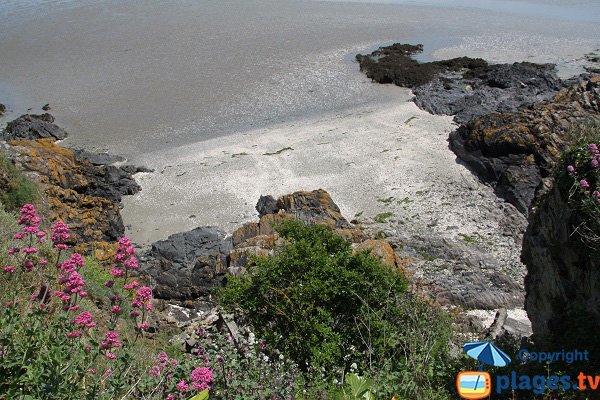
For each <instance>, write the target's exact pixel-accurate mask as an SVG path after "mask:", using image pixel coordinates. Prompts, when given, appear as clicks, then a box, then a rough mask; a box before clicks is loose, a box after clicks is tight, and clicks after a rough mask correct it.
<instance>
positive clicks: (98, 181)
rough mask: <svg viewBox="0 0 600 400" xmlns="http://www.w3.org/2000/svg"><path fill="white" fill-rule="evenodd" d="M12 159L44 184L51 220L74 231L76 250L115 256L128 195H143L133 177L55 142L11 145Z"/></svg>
mask: <svg viewBox="0 0 600 400" xmlns="http://www.w3.org/2000/svg"><path fill="white" fill-rule="evenodd" d="M9 144H10V145H11V149H10V154H11V158H12V159H13V161H14V162H15V164H16V165H17V166H18V167H19V168H20V169H22V170H24V171H27V172H29V173H32V174H34V175H35V176H37V177H38V180H39V181H40V182H41V183H42V186H43V188H44V192H45V198H46V199H47V203H48V208H49V213H50V220H56V219H61V220H63V221H65V222H66V223H67V224H68V225H69V227H70V228H71V232H72V235H73V241H74V242H76V243H78V247H77V248H76V250H78V251H93V250H96V251H97V252H96V255H97V256H99V258H101V259H102V258H104V257H106V256H107V254H106V253H107V252H108V253H110V252H111V251H112V244H111V243H113V242H115V241H117V240H118V239H119V238H120V237H121V236H123V234H124V230H125V229H124V226H123V221H122V219H121V215H120V213H119V202H120V201H121V197H122V196H123V195H130V194H134V193H136V192H137V191H139V190H140V187H139V186H138V185H137V183H136V182H135V180H133V178H132V177H131V174H130V173H128V172H126V171H125V170H124V169H123V168H119V167H116V166H113V165H93V164H91V163H90V162H88V161H86V160H84V159H80V158H78V157H76V155H75V154H74V153H73V151H72V150H70V149H67V148H64V147H61V146H59V145H57V144H56V143H54V140H53V139H38V140H14V141H10V142H9Z"/></svg>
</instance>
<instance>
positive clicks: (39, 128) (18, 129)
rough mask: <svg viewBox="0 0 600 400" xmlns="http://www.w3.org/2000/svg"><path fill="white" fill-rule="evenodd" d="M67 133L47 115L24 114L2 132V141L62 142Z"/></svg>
mask: <svg viewBox="0 0 600 400" xmlns="http://www.w3.org/2000/svg"><path fill="white" fill-rule="evenodd" d="M66 137H67V132H66V131H65V130H64V129H62V128H61V127H59V126H58V125H55V124H54V117H53V116H52V115H50V114H48V113H45V114H42V115H35V114H25V115H21V116H20V117H19V118H17V119H15V120H14V121H11V122H9V123H8V124H7V125H6V128H5V129H4V132H2V138H3V139H4V140H21V139H47V138H52V139H54V140H62V139H64V138H66Z"/></svg>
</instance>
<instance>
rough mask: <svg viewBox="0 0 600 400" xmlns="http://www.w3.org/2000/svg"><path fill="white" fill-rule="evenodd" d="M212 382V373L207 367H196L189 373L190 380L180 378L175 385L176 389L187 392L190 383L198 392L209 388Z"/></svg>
mask: <svg viewBox="0 0 600 400" xmlns="http://www.w3.org/2000/svg"><path fill="white" fill-rule="evenodd" d="M212 383H213V374H212V371H211V370H210V369H209V368H206V367H201V368H196V369H194V370H193V371H192V373H191V374H190V382H189V383H188V382H187V381H186V380H185V379H182V380H181V381H180V382H179V383H178V384H177V385H176V387H177V390H179V392H180V393H187V392H189V391H190V384H191V386H192V388H193V389H194V390H196V391H198V392H201V391H202V390H204V389H210V387H211V386H212Z"/></svg>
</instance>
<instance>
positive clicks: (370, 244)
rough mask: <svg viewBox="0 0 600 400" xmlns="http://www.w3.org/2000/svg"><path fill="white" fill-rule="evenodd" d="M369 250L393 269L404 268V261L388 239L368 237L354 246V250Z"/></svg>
mask: <svg viewBox="0 0 600 400" xmlns="http://www.w3.org/2000/svg"><path fill="white" fill-rule="evenodd" d="M361 251H368V252H369V253H371V255H373V256H374V257H377V258H379V259H380V260H381V261H382V262H383V263H384V264H385V265H387V266H389V267H390V268H393V269H398V270H404V262H403V261H402V260H401V259H400V257H398V255H397V254H396V252H395V251H394V249H393V248H392V246H391V245H390V243H389V242H388V241H387V240H383V239H378V240H373V239H367V240H365V241H364V242H362V243H359V244H358V245H356V246H354V252H355V253H357V252H361Z"/></svg>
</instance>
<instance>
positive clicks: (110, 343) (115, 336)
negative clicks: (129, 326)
mask: <svg viewBox="0 0 600 400" xmlns="http://www.w3.org/2000/svg"><path fill="white" fill-rule="evenodd" d="M116 347H121V342H120V341H119V333H118V332H115V331H108V332H106V335H104V340H103V341H102V342H101V343H100V348H102V349H112V348H116Z"/></svg>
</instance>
